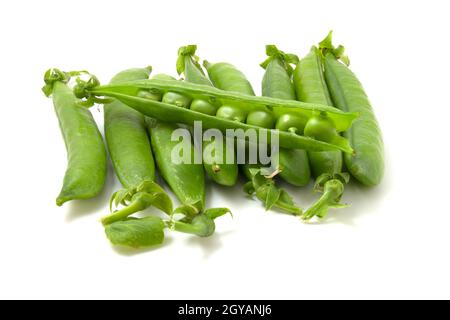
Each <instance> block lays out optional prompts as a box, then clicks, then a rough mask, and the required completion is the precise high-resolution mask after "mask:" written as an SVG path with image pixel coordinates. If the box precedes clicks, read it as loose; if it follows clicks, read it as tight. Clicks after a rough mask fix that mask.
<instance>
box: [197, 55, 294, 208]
mask: <svg viewBox="0 0 450 320" xmlns="http://www.w3.org/2000/svg"><path fill="white" fill-rule="evenodd" d="M205 66H206V70H207V71H208V74H209V77H210V78H211V79H212V81H213V83H214V85H216V86H218V88H219V89H222V90H234V92H239V93H243V94H247V95H249V96H250V95H253V94H254V91H253V89H252V87H251V85H250V83H249V82H248V80H247V78H246V77H245V75H244V74H243V73H242V72H241V71H239V70H238V69H236V68H235V67H234V66H233V65H231V64H229V63H215V64H211V63H206V64H205ZM257 111H259V110H255V111H253V112H257ZM257 116H258V117H260V118H263V117H261V116H260V115H257ZM264 118H266V117H264ZM259 120H260V119H258V120H257V121H259ZM251 121H253V120H251ZM292 136H295V135H292ZM241 167H242V171H243V172H244V175H245V176H246V178H247V179H248V180H249V181H248V182H247V183H246V184H245V185H244V191H245V192H246V193H247V194H248V195H253V194H255V195H256V197H257V198H258V199H259V200H260V201H261V202H262V203H263V204H264V207H265V209H266V210H269V209H271V208H272V207H276V208H279V209H281V210H284V211H286V212H289V213H292V214H300V213H301V209H300V208H298V207H297V206H295V204H294V203H293V201H292V198H291V197H290V196H289V195H288V194H287V192H286V191H284V190H283V189H280V188H278V187H277V186H276V185H275V182H274V181H273V179H272V176H269V175H270V174H273V172H270V173H268V174H263V173H264V172H265V170H266V168H262V167H261V165H259V164H257V165H251V164H245V165H242V166H241ZM261 172H263V173H261Z"/></svg>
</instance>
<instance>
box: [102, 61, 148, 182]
mask: <svg viewBox="0 0 450 320" xmlns="http://www.w3.org/2000/svg"><path fill="white" fill-rule="evenodd" d="M150 71H151V67H149V68H147V69H145V68H143V69H129V70H125V71H122V72H120V73H118V74H117V75H115V76H114V78H113V79H112V80H111V83H120V82H123V81H130V80H138V79H146V78H148V76H149V74H150ZM104 111H105V119H104V126H105V137H106V143H107V146H108V151H109V155H110V157H111V160H112V163H113V166H114V170H115V172H116V175H117V177H118V178H119V180H120V182H121V183H122V185H123V186H124V187H125V188H132V187H136V186H137V185H138V184H139V183H141V182H142V181H143V180H150V181H154V180H155V162H154V160H153V155H152V150H151V148H150V141H149V139H148V135H147V129H146V125H145V118H144V116H143V115H142V114H141V113H139V112H137V111H135V110H134V109H132V108H130V107H128V106H126V105H124V104H123V103H121V102H119V101H114V102H111V103H109V104H105V106H104Z"/></svg>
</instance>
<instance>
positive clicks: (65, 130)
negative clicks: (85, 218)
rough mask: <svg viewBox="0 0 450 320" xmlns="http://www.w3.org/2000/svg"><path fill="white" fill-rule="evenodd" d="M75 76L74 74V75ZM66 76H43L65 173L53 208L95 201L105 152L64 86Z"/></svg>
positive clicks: (92, 126)
mask: <svg viewBox="0 0 450 320" xmlns="http://www.w3.org/2000/svg"><path fill="white" fill-rule="evenodd" d="M75 74H76V73H74V75H75ZM70 75H71V74H68V73H63V72H61V71H59V70H57V69H50V70H48V71H47V72H46V73H45V77H44V81H45V83H46V85H45V86H44V87H43V91H44V93H45V94H46V95H47V96H50V95H51V96H52V98H53V105H54V108H55V112H56V115H57V117H58V120H59V125H60V128H61V133H62V135H63V138H64V142H65V144H66V149H67V158H68V164H67V170H66V173H65V176H64V182H63V187H62V189H61V192H60V194H59V195H58V197H57V199H56V204H57V205H58V206H61V205H62V204H63V203H65V202H67V201H70V200H74V199H88V198H92V197H95V196H96V195H97V194H98V193H99V192H100V191H101V190H102V189H103V186H104V183H105V178H106V151H105V145H104V143H103V139H102V136H101V134H100V132H99V130H98V128H97V125H96V123H95V121H94V119H93V117H92V114H91V112H90V111H89V110H88V109H86V108H84V107H81V106H80V105H79V104H78V102H79V101H78V99H77V98H76V97H75V96H74V93H73V91H72V89H71V88H69V87H68V85H67V82H68V81H69V79H70Z"/></svg>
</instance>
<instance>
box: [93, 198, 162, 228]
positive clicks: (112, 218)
mask: <svg viewBox="0 0 450 320" xmlns="http://www.w3.org/2000/svg"><path fill="white" fill-rule="evenodd" d="M154 199H155V196H153V195H143V196H138V197H136V199H135V200H133V201H132V202H131V203H130V204H129V205H127V206H126V207H124V208H122V209H120V210H118V211H115V212H113V213H112V214H110V215H107V216H105V217H103V218H102V223H103V225H108V224H111V223H113V222H116V221H120V220H123V219H125V218H127V217H128V216H130V215H132V214H133V213H136V212H139V211H142V210H145V209H146V208H148V207H149V206H150V205H151V203H152V201H153V200H154Z"/></svg>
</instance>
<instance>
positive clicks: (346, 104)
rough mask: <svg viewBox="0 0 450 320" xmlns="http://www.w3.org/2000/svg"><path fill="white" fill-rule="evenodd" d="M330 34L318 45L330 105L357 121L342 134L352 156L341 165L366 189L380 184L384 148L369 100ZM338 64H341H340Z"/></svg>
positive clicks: (346, 155)
mask: <svg viewBox="0 0 450 320" xmlns="http://www.w3.org/2000/svg"><path fill="white" fill-rule="evenodd" d="M331 37H332V33H331V32H330V33H329V34H328V36H327V37H326V38H325V39H324V40H323V41H322V42H321V43H320V50H321V51H322V54H323V56H324V59H323V60H324V67H325V80H326V82H327V85H328V88H329V90H330V94H331V98H332V99H333V102H334V105H335V106H336V107H337V108H339V109H341V110H343V111H346V112H347V111H348V112H358V113H359V114H360V117H359V118H358V119H357V120H356V121H355V123H354V124H353V126H352V127H351V128H350V129H349V130H348V131H346V132H344V137H346V138H347V139H348V140H349V141H350V143H351V146H352V148H353V149H354V151H355V152H354V153H353V154H345V155H344V161H345V165H346V167H347V169H348V170H349V171H350V173H351V174H352V176H353V177H354V178H356V179H357V180H358V181H359V182H361V183H362V184H364V185H367V186H375V185H377V184H379V183H380V182H381V179H382V177H383V173H384V151H383V149H384V146H383V139H382V135H381V130H380V127H379V125H378V122H377V120H376V118H375V114H374V112H373V110H372V106H371V104H370V102H369V99H368V97H367V95H366V93H365V91H364V89H363V87H362V85H361V83H360V82H359V80H358V78H357V77H356V76H355V74H354V73H353V72H352V71H351V70H350V69H349V68H348V67H347V65H348V64H349V60H348V58H347V57H346V56H344V55H343V51H344V47H342V46H339V47H337V48H335V47H334V46H333V45H332V42H331ZM339 60H341V61H342V62H343V63H342V62H340V61H339Z"/></svg>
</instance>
